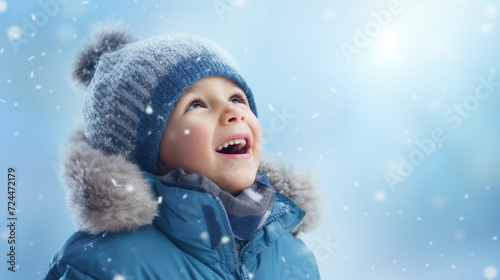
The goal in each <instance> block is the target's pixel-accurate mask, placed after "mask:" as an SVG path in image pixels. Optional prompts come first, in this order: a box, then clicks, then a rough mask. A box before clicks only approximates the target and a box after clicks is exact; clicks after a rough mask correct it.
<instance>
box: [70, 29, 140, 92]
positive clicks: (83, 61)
mask: <svg viewBox="0 0 500 280" xmlns="http://www.w3.org/2000/svg"><path fill="white" fill-rule="evenodd" d="M132 41H134V39H133V37H132V36H131V35H129V34H127V32H126V31H125V28H124V27H123V26H122V25H121V24H113V25H109V24H107V25H104V26H102V27H100V28H98V29H96V30H95V31H94V36H93V39H92V41H90V42H87V43H86V44H85V45H84V47H83V50H82V51H81V52H80V53H79V54H78V57H77V59H76V63H75V66H74V69H73V79H75V80H76V81H77V82H79V83H80V84H82V85H84V86H88V85H89V84H90V81H91V80H92V77H93V76H94V72H95V66H96V64H97V62H98V61H99V58H100V57H101V55H102V54H104V53H106V52H112V51H115V50H117V49H120V48H121V47H123V46H124V45H126V44H128V43H130V42H132Z"/></svg>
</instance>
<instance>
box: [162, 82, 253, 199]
mask: <svg viewBox="0 0 500 280" xmlns="http://www.w3.org/2000/svg"><path fill="white" fill-rule="evenodd" d="M231 143H233V144H231ZM221 147H222V149H221ZM261 153H262V128H261V126H260V123H259V121H258V120H257V117H256V116H255V115H254V114H253V112H252V111H251V110H250V107H249V106H248V100H247V98H246V95H245V93H244V92H243V90H241V88H240V87H239V86H238V85H237V84H236V83H234V82H233V81H232V80H230V79H228V78H225V77H221V76H209V77H206V78H203V79H201V80H199V81H197V82H196V83H194V84H193V85H191V86H190V87H189V88H188V89H187V90H186V91H185V92H184V93H183V94H182V95H181V97H180V98H179V100H178V101H177V103H176V104H175V107H174V110H173V111H172V113H171V114H170V117H169V118H168V121H167V125H166V127H165V130H164V131H163V135H162V139H161V143H160V150H159V157H160V172H168V171H170V170H173V169H175V168H179V167H180V168H182V169H184V171H185V172H186V173H198V174H201V175H204V176H206V177H207V178H208V179H210V180H211V181H212V182H214V183H215V184H217V185H218V186H219V187H220V188H222V189H223V190H225V191H227V192H230V193H233V194H234V193H236V192H238V191H241V190H243V189H245V188H248V187H250V186H251V185H252V184H253V182H254V181H255V176H256V174H257V168H258V167H259V163H260V157H261Z"/></svg>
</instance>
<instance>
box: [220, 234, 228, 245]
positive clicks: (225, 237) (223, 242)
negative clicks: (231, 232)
mask: <svg viewBox="0 0 500 280" xmlns="http://www.w3.org/2000/svg"><path fill="white" fill-rule="evenodd" d="M229 240H230V239H229V237H227V236H223V237H222V238H221V240H220V242H221V243H222V244H226V243H227V242H229Z"/></svg>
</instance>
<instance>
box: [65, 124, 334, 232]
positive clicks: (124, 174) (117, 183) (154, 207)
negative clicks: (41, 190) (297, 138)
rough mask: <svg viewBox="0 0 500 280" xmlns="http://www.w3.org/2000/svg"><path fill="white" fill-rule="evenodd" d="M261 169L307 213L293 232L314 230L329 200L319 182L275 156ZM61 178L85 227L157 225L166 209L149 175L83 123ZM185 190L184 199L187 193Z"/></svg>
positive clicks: (81, 226)
mask: <svg viewBox="0 0 500 280" xmlns="http://www.w3.org/2000/svg"><path fill="white" fill-rule="evenodd" d="M259 173H265V174H266V175H267V177H268V179H269V182H270V184H271V185H272V186H273V188H274V189H275V190H276V192H277V193H281V194H283V195H281V194H279V195H278V196H279V197H280V198H283V197H285V196H286V197H289V198H290V199H288V198H286V199H288V200H290V202H292V203H293V201H295V202H296V203H297V205H298V206H299V207H300V208H303V209H304V210H305V211H306V212H307V215H306V216H305V218H304V219H303V220H302V221H301V222H300V223H299V224H298V225H296V226H294V228H293V229H292V233H293V234H298V233H300V232H309V231H311V230H313V229H315V228H316V227H317V226H318V225H319V222H320V220H321V218H322V216H323V204H324V202H323V198H322V194H321V190H320V187H319V184H318V183H317V182H316V181H314V180H313V179H312V178H311V177H310V176H309V175H308V174H305V173H302V172H297V171H295V170H294V169H293V168H292V167H291V166H288V165H284V164H283V163H282V162H280V161H278V160H276V159H272V158H262V160H261V164H260V166H259ZM62 178H63V180H64V182H65V185H66V192H67V200H68V204H69V205H70V211H71V213H72V216H73V218H74V219H75V222H76V224H77V226H78V228H79V229H80V230H83V231H87V232H90V233H99V232H104V231H106V232H117V231H123V230H135V229H137V228H138V227H140V226H143V225H148V224H152V222H153V219H154V218H155V214H156V212H157V211H163V210H162V208H161V207H160V208H158V199H157V197H156V196H155V194H154V191H153V190H152V189H151V181H150V178H147V176H146V177H145V176H144V174H143V173H142V172H141V171H140V170H139V168H138V167H137V165H135V164H133V163H131V162H129V161H127V160H126V159H125V158H124V157H123V156H120V155H106V154H104V153H103V152H102V151H100V150H98V149H95V148H93V147H92V146H90V144H89V143H88V141H87V140H86V138H85V136H84V130H83V128H81V127H80V128H78V129H76V130H75V131H74V132H73V133H72V134H71V136H70V137H69V140H68V143H67V145H66V149H65V152H64V159H63V170H62ZM180 189H181V188H178V190H180ZM183 191H184V193H182V195H181V196H180V197H181V198H182V197H184V195H185V194H186V192H185V190H183ZM192 191H195V190H192ZM196 191H197V192H199V193H200V194H201V193H203V192H200V191H199V190H196ZM177 192H180V191H177ZM177 192H175V193H170V192H169V193H167V194H166V196H164V195H162V199H163V200H166V201H168V200H171V197H170V195H172V196H173V197H175V198H176V199H177V200H171V202H172V203H173V204H175V203H177V202H178V199H179V197H178V195H180V193H177ZM188 195H189V194H188ZM204 196H207V199H208V197H210V194H208V193H207V194H204V195H199V197H204ZM278 196H277V197H278ZM172 199H173V198H172ZM211 200H212V201H216V200H214V199H213V198H211ZM292 200H293V201H292ZM293 204H294V205H295V203H293ZM201 205H202V204H200V207H201ZM198 210H199V209H198ZM188 211H189V210H188ZM208 211H209V210H208ZM201 213H203V211H202V212H201Z"/></svg>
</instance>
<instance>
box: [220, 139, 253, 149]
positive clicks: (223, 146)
mask: <svg viewBox="0 0 500 280" xmlns="http://www.w3.org/2000/svg"><path fill="white" fill-rule="evenodd" d="M235 144H236V145H238V144H243V145H246V144H247V140H246V139H245V138H242V139H233V140H229V141H227V142H226V143H224V144H222V145H220V146H219V147H217V151H220V150H222V148H227V146H229V145H235Z"/></svg>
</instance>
